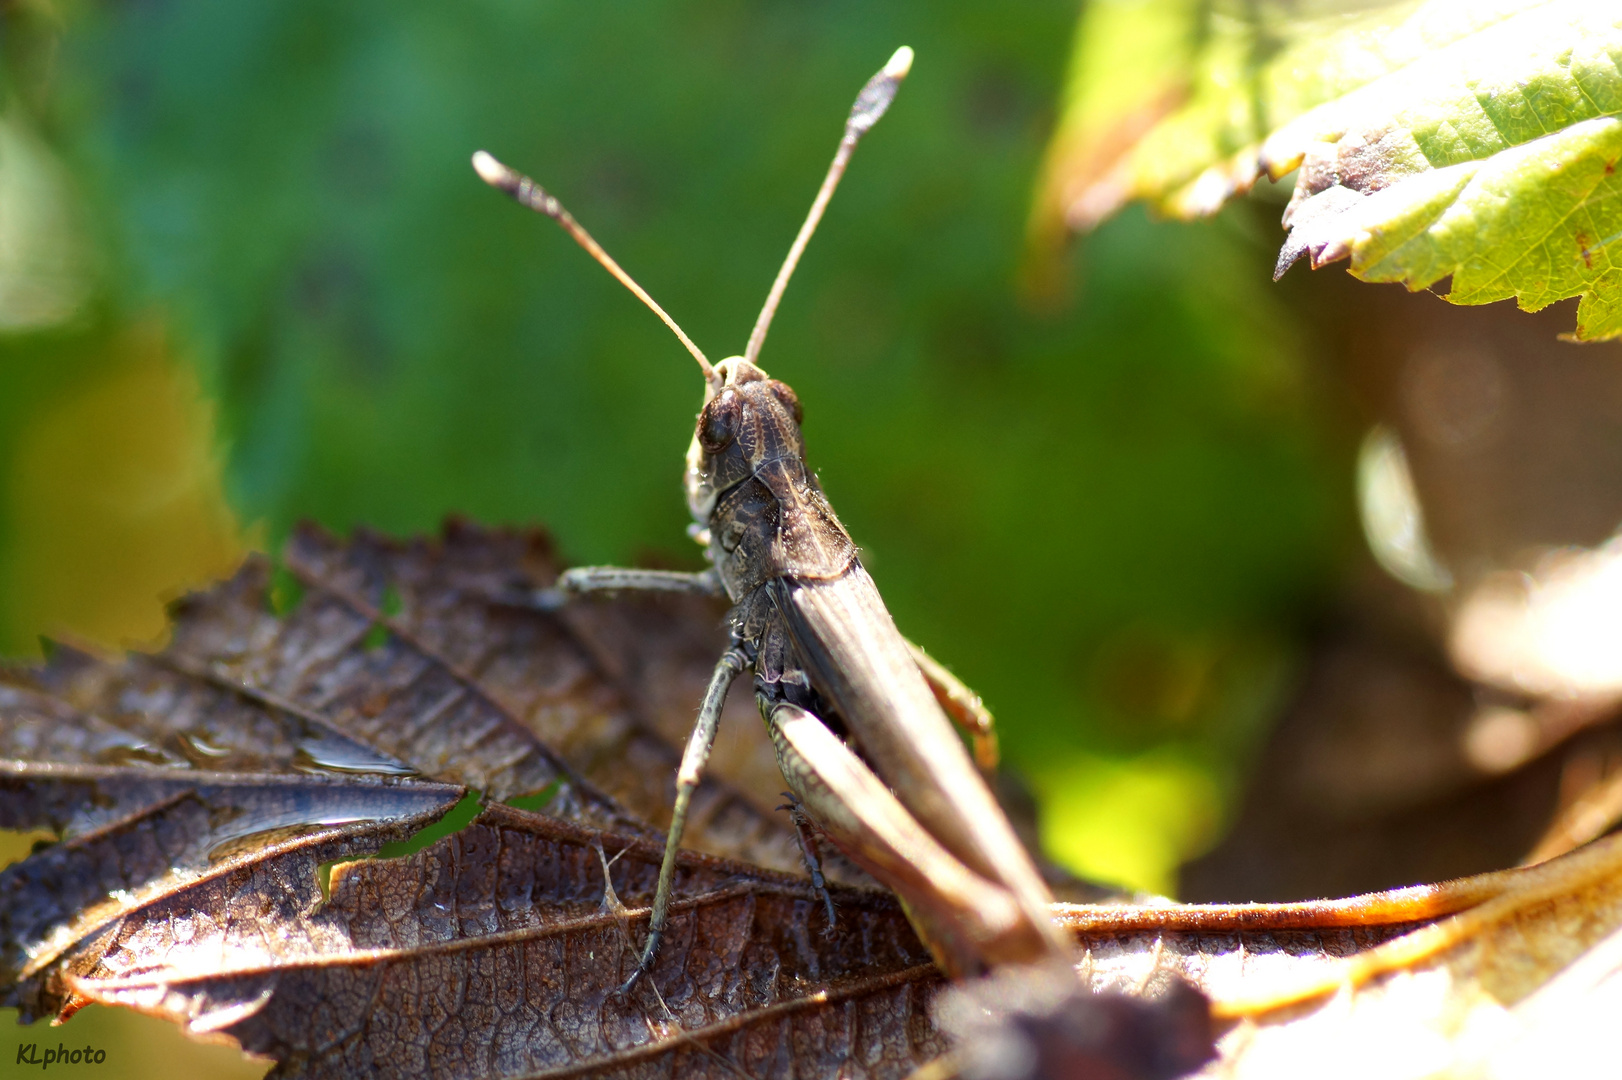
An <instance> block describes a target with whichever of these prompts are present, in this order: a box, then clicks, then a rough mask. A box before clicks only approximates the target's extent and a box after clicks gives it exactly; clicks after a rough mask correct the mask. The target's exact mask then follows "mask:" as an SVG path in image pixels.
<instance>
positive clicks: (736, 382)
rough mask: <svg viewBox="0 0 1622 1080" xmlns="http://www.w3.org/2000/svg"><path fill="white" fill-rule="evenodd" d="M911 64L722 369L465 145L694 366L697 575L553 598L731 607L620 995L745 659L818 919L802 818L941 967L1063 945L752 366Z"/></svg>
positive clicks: (879, 79) (862, 113)
mask: <svg viewBox="0 0 1622 1080" xmlns="http://www.w3.org/2000/svg"><path fill="white" fill-rule="evenodd" d="M911 63H912V50H911V49H908V48H901V49H899V50H897V51H896V53H895V55H894V56H893V57H891V59H890V61H889V62H888V63H887V64H886V65H885V66H884V68H883V69H882V70H880V71H879V72H878V74H876V75H874V76H873V78H872V79H870V80H868V82H867V84H866V85H865V86H864V87H863V88H862V91H861V93H860V94H859V95H858V96H857V98H856V103H855V105H854V106H853V107H852V108H851V111H850V115H849V117H848V119H847V120H846V123H845V131H844V136H843V138H841V139H840V142H839V148H838V152H837V153H836V154H835V155H834V160H833V163H832V165H830V166H829V169H828V173H827V175H826V176H825V177H824V179H823V182H822V186H821V188H820V189H819V190H818V192H817V195H816V198H815V200H814V201H813V202H812V205H811V211H810V213H809V214H808V215H807V217H806V220H805V223H804V224H803V225H802V226H801V228H800V231H799V234H798V235H797V236H796V237H795V239H794V243H793V245H792V246H791V247H790V249H789V253H788V257H787V258H786V259H785V260H784V262H783V266H782V268H781V270H779V272H778V275H777V278H776V280H775V281H774V282H773V283H772V288H771V291H770V293H769V294H768V295H767V299H766V303H765V305H764V307H763V308H762V309H761V312H760V316H759V318H758V319H757V320H756V322H755V326H754V330H753V332H752V333H751V334H750V335H749V342H748V345H747V346H746V347H745V349H744V353H743V355H742V356H733V357H729V358H727V359H725V360H722V361H721V362H720V363H718V364H711V363H710V362H709V360H708V359H707V358H706V357H705V356H704V353H703V352H702V351H701V350H700V349H699V348H698V346H697V345H695V344H694V343H693V342H692V340H691V339H690V338H688V336H687V335H686V334H685V333H684V332H683V331H682V329H681V327H679V326H678V325H677V324H676V322H675V320H674V319H672V318H671V317H670V316H669V315H668V314H667V313H666V312H665V310H664V309H663V308H661V307H660V306H659V305H658V304H657V303H656V302H655V301H654V300H653V298H652V297H650V296H649V295H648V294H647V293H646V292H645V291H643V289H642V287H641V286H640V285H638V284H637V283H636V282H635V281H634V280H632V279H631V277H630V275H629V274H627V273H626V272H625V271H624V270H622V269H621V268H620V266H619V264H618V263H616V262H615V261H614V260H613V259H612V258H611V257H610V256H609V255H608V254H607V252H605V251H604V250H603V249H602V247H601V246H599V245H598V243H597V242H596V241H595V240H593V239H592V238H591V236H590V234H588V233H587V232H586V230H585V229H584V228H582V227H581V226H580V225H579V223H578V222H576V221H575V219H574V218H573V216H571V215H570V214H569V212H568V211H567V210H565V209H564V208H563V206H562V205H561V204H560V203H559V202H558V201H557V200H556V199H555V198H553V197H552V196H551V195H550V194H548V193H547V192H546V191H545V190H544V189H542V188H541V187H540V186H539V185H538V184H536V183H535V182H534V181H533V180H531V179H529V178H528V177H526V176H523V175H521V174H520V173H517V172H515V171H513V170H512V169H509V168H508V167H507V166H505V165H503V164H501V163H500V162H499V161H497V160H496V159H495V158H494V157H492V156H490V155H489V154H488V153H485V152H484V151H482V150H481V151H479V152H478V153H477V154H475V155H474V156H473V166H474V168H475V169H476V170H477V172H478V174H479V176H480V177H481V178H482V179H483V180H484V181H485V182H486V183H488V184H490V185H491V186H493V187H495V188H498V189H500V190H501V191H504V192H506V193H507V194H508V195H510V196H512V197H513V198H514V199H516V200H517V201H518V202H520V203H522V204H523V205H525V206H528V207H530V208H531V209H533V210H537V211H539V212H540V213H543V214H545V215H547V216H548V217H550V218H552V219H553V220H554V221H556V222H557V223H558V224H559V225H561V226H562V227H563V228H564V229H565V230H566V231H567V232H568V233H569V234H570V235H571V236H572V237H573V238H574V239H575V240H576V242H578V243H579V244H580V246H581V247H583V248H585V249H586V251H588V252H589V253H590V254H591V255H592V256H593V257H594V258H595V259H596V260H597V261H598V262H599V263H600V264H602V266H603V267H604V268H605V269H607V270H608V272H609V273H611V274H612V275H613V276H614V277H615V278H617V279H618V280H619V281H620V282H621V283H622V284H623V285H625V287H626V288H628V289H629V290H630V291H631V292H632V293H634V294H635V295H636V296H637V297H638V298H639V299H640V300H641V301H642V302H643V303H644V304H646V305H647V306H648V307H649V308H650V309H651V310H652V311H653V312H654V313H655V314H657V315H658V316H659V318H660V319H662V320H663V321H664V323H665V324H666V325H667V326H668V327H670V329H671V330H672V331H673V332H674V333H675V335H676V337H677V338H679V339H680V340H681V342H682V344H683V345H685V346H686V347H687V350H688V351H689V352H690V353H692V355H693V357H694V358H695V359H696V360H697V361H698V365H699V368H700V369H701V370H702V371H703V374H704V405H703V408H702V409H701V410H700V412H699V414H698V422H697V425H696V430H695V431H694V434H693V441H692V444H691V446H690V448H689V450H688V452H687V470H686V477H685V488H686V495H687V504H688V507H689V508H690V509H691V510H692V513H693V518H694V522H695V524H694V525H693V526H692V528H691V531H692V533H693V535H694V537H695V539H697V540H698V542H699V543H700V544H702V545H703V546H704V548H705V553H706V556H707V557H708V560H709V562H710V568H709V569H708V570H705V571H704V572H702V573H695V574H687V573H676V572H669V571H650V570H628V569H620V568H615V567H586V568H576V569H572V570H569V571H567V572H566V573H564V574H563V575H562V576H561V577H560V578H559V581H558V584H557V587H556V592H555V593H554V595H555V596H557V597H559V598H562V597H567V596H572V595H576V594H581V593H587V592H594V591H614V590H666V591H694V592H702V593H708V594H724V595H725V596H726V597H727V598H728V599H729V600H730V602H731V603H732V605H733V606H732V608H731V610H730V612H729V614H728V616H727V622H728V627H729V631H730V644H729V645H728V647H727V649H726V651H725V652H724V653H723V654H722V656H721V659H720V661H719V662H718V663H717V664H716V667H715V672H714V675H713V676H712V677H711V679H710V683H709V687H708V689H707V690H706V692H705V695H704V700H703V703H702V705H701V706H700V708H699V714H698V720H697V722H696V724H695V726H694V728H693V733H692V736H691V738H690V739H689V740H688V743H687V747H686V750H685V752H684V753H683V755H682V759H681V765H680V767H679V769H678V771H677V776H676V802H675V807H674V810H673V813H672V817H671V822H670V831H669V835H668V838H667V840H666V842H665V850H664V858H663V862H662V864H661V866H660V870H659V883H658V888H657V891H656V893H655V896H654V901H653V910H652V915H651V918H650V921H649V926H648V937H647V942H646V945H645V946H644V947H643V949H642V951H641V953H640V956H639V957H638V960H637V965H636V969H635V971H634V972H633V973H632V975H631V977H630V979H629V980H628V981H627V983H626V989H629V988H630V987H631V986H632V985H633V984H634V983H635V982H636V980H637V979H638V978H639V977H640V976H641V975H642V974H643V973H645V972H647V971H648V970H650V969H651V966H652V964H653V961H654V957H655V956H656V955H657V953H658V951H659V943H660V940H661V938H662V937H663V935H664V932H665V929H666V925H667V922H668V918H669V907H670V897H671V883H672V879H673V877H674V873H675V867H676V852H677V849H678V847H679V846H680V843H681V838H682V830H683V827H684V825H685V822H686V818H687V811H688V805H689V802H690V801H691V798H692V795H693V791H694V789H695V788H696V787H697V785H698V782H699V777H700V775H701V773H702V771H703V769H704V765H705V762H706V760H707V759H708V757H709V753H710V747H711V745H712V744H713V742H714V740H715V733H716V726H717V724H718V723H719V721H720V716H721V708H722V704H723V703H724V702H725V700H726V696H727V691H728V689H729V688H730V687H731V685H732V683H733V682H734V680H736V679H737V678H738V676H739V675H741V674H742V673H743V672H744V671H745V670H746V669H748V670H753V672H754V689H755V700H756V703H757V704H758V706H759V708H760V713H761V716H762V718H763V719H764V720H765V722H766V726H767V728H768V730H769V732H770V735H771V739H772V742H773V744H774V746H775V748H776V752H777V761H778V765H779V766H780V768H781V769H782V772H783V777H784V779H785V781H786V782H787V784H788V786H789V788H790V789H791V792H790V793H789V797H790V799H791V807H789V809H791V810H792V812H793V818H794V822H795V826H796V828H797V829H798V830H799V833H800V838H801V848H802V851H803V853H804V854H805V858H806V864H807V868H808V869H809V871H810V873H811V877H812V881H813V883H814V884H815V885H816V887H817V889H818V891H819V892H820V894H821V895H822V898H823V900H824V903H825V904H827V906H828V918H829V923H830V926H831V924H832V922H833V906H832V903H831V901H830V900H829V898H828V894H827V891H826V889H825V887H824V885H823V879H822V875H821V872H820V870H819V868H818V865H817V860H816V856H815V847H814V845H813V844H812V843H811V842H809V841H808V838H807V835H806V830H805V825H806V823H807V822H809V823H810V824H811V825H812V826H813V827H814V828H815V830H816V831H817V832H820V833H821V834H822V835H823V836H825V837H826V838H828V839H829V840H831V841H832V842H833V843H834V844H835V845H836V846H837V847H838V848H839V849H840V850H842V851H843V852H845V853H846V854H847V855H848V856H849V857H850V858H851V859H852V861H854V862H855V863H856V864H857V865H859V866H861V867H862V868H863V869H865V870H866V871H868V872H869V873H870V874H872V875H873V877H874V878H876V879H877V880H878V881H880V882H882V883H883V884H884V885H886V886H887V887H889V888H890V889H892V890H893V891H894V892H895V893H896V894H897V895H898V896H899V897H900V898H901V901H902V903H903V905H904V906H905V908H906V910H907V913H908V917H909V918H910V919H911V920H912V922H913V925H914V926H915V927H916V928H917V930H918V932H919V936H920V937H921V938H922V939H923V940H924V942H925V943H926V944H927V945H928V947H929V949H930V951H931V953H932V954H933V955H934V956H935V959H936V961H937V962H938V963H939V964H940V965H941V967H942V968H943V969H944V970H945V971H946V972H947V973H948V974H951V975H962V974H972V973H976V972H979V971H982V970H984V969H986V968H987V967H988V966H990V965H994V964H1004V963H1022V962H1034V961H1039V960H1044V959H1054V958H1065V957H1068V955H1069V951H1070V950H1069V945H1068V944H1067V942H1066V940H1065V937H1064V935H1063V934H1062V932H1061V931H1060V930H1059V928H1058V927H1057V926H1056V925H1055V924H1054V922H1053V921H1052V918H1051V916H1050V908H1051V904H1052V897H1051V896H1050V894H1049V892H1048V889H1047V887H1046V885H1045V884H1044V883H1043V881H1042V878H1041V875H1040V874H1039V873H1038V872H1037V869H1036V867H1035V865H1034V864H1033V863H1032V861H1031V858H1030V856H1029V855H1028V854H1027V853H1026V852H1025V849H1024V847H1023V846H1021V844H1020V842H1019V840H1018V839H1017V838H1016V836H1015V834H1014V830H1013V827H1012V826H1011V825H1010V824H1009V822H1008V819H1007V817H1006V816H1005V815H1004V814H1003V812H1002V809H1001V808H1000V807H999V806H998V804H997V802H996V800H995V799H994V798H993V797H992V794H991V792H990V790H989V789H988V788H987V786H986V784H985V782H984V780H983V779H982V778H981V775H980V773H979V772H978V771H977V770H976V768H975V765H974V763H973V762H972V761H971V760H970V757H969V754H968V751H967V749H966V748H965V746H964V743H963V741H962V740H961V739H960V738H959V737H958V735H957V733H956V732H955V731H954V730H953V727H952V720H954V719H955V720H956V721H957V722H958V723H959V725H960V726H962V727H963V728H965V729H966V730H967V731H968V733H969V734H970V735H971V736H972V737H973V738H974V740H975V745H976V751H977V754H978V756H980V757H981V758H982V764H986V763H987V762H988V761H989V759H991V758H992V757H993V755H994V751H993V747H994V743H992V741H991V739H992V733H991V727H990V717H989V715H988V714H986V713H985V711H984V710H983V709H982V708H981V707H980V705H979V699H978V698H977V697H975V695H974V694H973V693H972V692H971V691H969V690H968V689H967V688H966V687H964V686H963V685H962V684H961V683H959V682H957V681H956V680H955V679H954V678H953V677H952V676H951V675H950V674H949V673H948V672H947V671H946V670H945V669H944V668H943V667H941V666H940V665H939V664H937V663H935V662H934V661H933V660H931V659H930V658H929V657H928V656H927V655H925V654H924V653H923V652H922V651H921V650H919V649H917V648H916V647H915V646H913V645H911V644H909V643H908V642H907V640H906V639H905V638H903V637H902V636H901V634H900V632H899V631H898V630H897V629H896V627H895V623H894V621H893V620H892V619H891V618H890V613H889V612H888V611H887V610H886V609H885V606H884V601H883V600H882V599H881V598H880V597H879V592H878V589H877V588H876V587H875V586H874V584H873V580H872V579H871V578H870V577H869V576H868V574H867V571H866V570H865V569H863V567H862V562H861V558H860V556H859V554H858V551H857V548H856V546H855V544H854V543H852V541H851V539H850V536H849V535H848V534H847V533H846V531H845V529H844V526H842V525H841V524H840V522H839V519H838V517H836V516H835V514H834V511H833V508H832V507H831V506H830V505H829V503H828V500H827V498H826V497H825V496H824V495H823V493H822V489H821V487H820V486H819V485H818V483H817V478H816V476H815V474H813V473H812V472H811V471H810V469H809V468H807V466H806V463H805V445H804V441H803V439H802V437H801V432H800V425H801V420H802V413H801V408H800V402H799V399H798V398H797V397H796V396H795V393H794V391H793V390H791V389H790V388H789V387H788V386H787V385H786V384H784V383H782V382H779V381H778V380H776V379H773V378H771V377H769V376H768V375H767V374H766V373H765V372H764V371H762V370H761V368H760V366H759V364H758V363H757V360H758V357H759V355H760V350H761V346H762V344H763V343H764V342H765V339H766V331H767V328H768V327H769V326H770V324H771V320H772V316H773V314H774V313H775V311H776V309H777V305H778V303H779V301H780V300H781V298H782V295H783V291H784V289H785V288H786V287H787V285H788V280H789V277H790V276H791V275H792V273H793V271H794V267H795V265H796V263H797V262H798V261H799V258H800V255H801V253H802V252H803V251H804V250H805V246H806V243H807V242H808V241H809V240H810V238H811V234H812V233H813V232H814V231H815V229H816V227H817V223H818V221H819V220H820V219H821V217H822V214H823V210H824V209H825V208H826V207H827V205H828V200H829V199H830V198H831V197H832V195H833V191H834V188H835V187H836V186H837V185H838V183H839V180H840V178H841V177H842V176H843V174H844V172H845V168H846V165H847V164H848V162H849V160H850V156H851V154H852V152H853V151H854V150H855V148H856V144H857V142H858V141H859V140H860V139H861V137H862V136H863V135H864V134H866V133H867V131H868V130H869V129H870V128H872V126H873V125H874V124H875V123H876V122H877V121H878V119H879V118H880V117H881V116H882V115H883V114H884V112H885V110H886V109H887V108H888V107H889V105H890V102H891V101H892V100H893V99H894V97H895V93H896V90H897V89H898V87H899V86H900V84H901V80H902V79H903V78H904V77H905V76H906V74H907V71H908V69H909V68H910V67H911ZM559 602H561V599H560V601H559ZM948 714H950V715H951V719H949V718H948Z"/></svg>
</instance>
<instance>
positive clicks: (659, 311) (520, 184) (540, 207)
mask: <svg viewBox="0 0 1622 1080" xmlns="http://www.w3.org/2000/svg"><path fill="white" fill-rule="evenodd" d="M892 93H893V91H892ZM880 111H881V112H882V111H883V109H882V107H881V109H880ZM473 171H474V172H476V173H478V174H479V179H481V180H483V181H484V182H485V183H487V184H489V185H490V186H491V187H493V188H496V189H498V190H500V191H505V192H506V193H507V194H508V195H511V196H512V197H513V198H514V199H515V200H517V201H518V202H519V203H522V204H523V205H524V206H527V207H529V208H530V209H531V210H534V211H537V212H538V213H542V214H545V215H546V216H547V217H549V218H551V219H552V220H553V221H555V222H557V223H558V224H559V225H562V226H563V230H564V231H565V232H567V233H568V234H569V235H570V236H572V237H574V241H575V243H577V244H579V245H580V246H581V247H583V248H585V249H586V253H587V254H589V255H590V256H591V257H592V258H594V259H596V260H597V261H598V262H599V263H601V264H602V267H603V269H604V270H607V271H608V272H609V273H610V274H613V275H614V277H615V278H617V279H618V280H619V283H620V284H621V285H624V286H625V287H626V288H627V289H630V290H631V292H632V293H634V294H635V295H636V298H637V299H638V300H640V301H642V302H643V303H644V304H646V305H648V307H649V308H651V309H652V310H653V313H654V314H655V315H657V316H659V318H661V319H663V320H664V324H665V325H666V326H668V327H670V329H671V331H672V332H673V333H674V334H675V335H676V336H677V337H678V338H680V339H681V343H682V344H683V345H685V346H687V351H688V352H690V353H692V354H693V359H695V360H697V361H698V366H699V367H700V368H702V369H703V370H704V378H705V379H706V380H707V381H709V382H711V383H713V382H715V378H716V376H715V367H714V365H712V364H711V363H710V362H709V360H708V359H706V358H705V356H704V352H703V350H702V349H700V348H699V347H698V346H697V345H695V344H693V339H692V338H690V337H688V336H687V334H686V332H684V331H683V330H682V328H681V327H679V326H677V325H676V320H675V319H672V318H671V317H670V316H669V315H668V314H667V313H666V312H665V309H664V308H662V307H660V306H659V303H658V301H656V300H655V299H654V298H653V297H651V296H649V295H648V293H647V290H646V289H644V288H643V287H642V286H640V285H638V284H637V283H636V281H635V280H634V279H633V278H632V277H631V275H630V274H627V273H626V272H625V271H624V270H622V269H621V268H620V264H619V263H617V262H615V261H614V258H613V256H611V255H610V254H609V253H608V252H606V251H604V250H603V246H602V245H601V244H599V243H598V242H597V241H595V240H593V239H592V238H591V234H590V233H589V232H587V231H586V230H585V227H584V226H582V225H581V224H580V222H578V221H576V220H575V219H574V215H573V214H571V213H569V211H567V210H565V209H564V208H563V204H562V203H560V202H558V201H557V199H555V198H554V197H553V196H552V195H551V193H550V192H548V191H547V190H546V189H545V188H543V187H541V185H539V184H537V183H536V182H535V181H533V180H531V179H530V178H529V177H527V176H525V175H524V174H523V173H521V172H518V171H516V170H514V169H510V168H508V167H507V166H505V165H503V164H502V163H501V162H499V161H497V160H496V159H495V158H494V157H492V156H491V155H490V154H487V153H485V152H484V151H483V150H480V151H478V152H477V153H476V154H474V155H473Z"/></svg>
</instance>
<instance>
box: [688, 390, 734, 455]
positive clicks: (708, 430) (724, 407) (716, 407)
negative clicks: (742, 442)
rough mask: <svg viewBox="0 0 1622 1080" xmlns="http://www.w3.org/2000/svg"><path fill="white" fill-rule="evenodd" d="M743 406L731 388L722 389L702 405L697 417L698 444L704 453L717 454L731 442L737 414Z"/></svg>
mask: <svg viewBox="0 0 1622 1080" xmlns="http://www.w3.org/2000/svg"><path fill="white" fill-rule="evenodd" d="M742 411H743V407H742V406H740V405H739V404H738V395H737V392H736V391H733V390H723V391H721V394H720V396H719V397H717V398H716V399H715V400H714V401H712V402H710V403H709V404H708V405H706V406H705V407H704V415H703V416H700V417H699V418H698V444H699V445H700V446H702V447H703V448H704V451H705V452H706V453H710V454H719V453H720V452H721V451H723V450H725V449H726V448H727V447H728V446H730V445H731V444H732V440H733V439H734V438H736V437H737V434H738V416H739V414H740V413H741V412H742Z"/></svg>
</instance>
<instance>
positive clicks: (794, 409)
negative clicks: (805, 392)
mask: <svg viewBox="0 0 1622 1080" xmlns="http://www.w3.org/2000/svg"><path fill="white" fill-rule="evenodd" d="M771 388H772V393H773V394H775V395H776V396H777V400H778V401H780V402H782V403H783V408H785V409H787V410H788V411H789V415H790V416H792V417H794V422H795V423H796V424H800V423H804V422H805V413H804V411H803V410H801V408H800V396H799V395H798V394H796V393H795V392H794V389H793V388H792V387H790V386H789V384H788V383H783V382H778V381H777V380H776V379H773V380H772V381H771Z"/></svg>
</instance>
